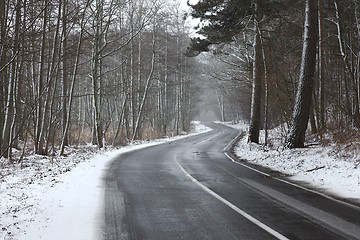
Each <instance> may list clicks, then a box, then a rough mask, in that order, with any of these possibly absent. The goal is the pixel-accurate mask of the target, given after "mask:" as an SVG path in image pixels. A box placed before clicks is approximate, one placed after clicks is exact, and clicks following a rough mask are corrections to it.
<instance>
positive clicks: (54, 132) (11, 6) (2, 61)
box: [0, 0, 195, 159]
mask: <svg viewBox="0 0 360 240" xmlns="http://www.w3.org/2000/svg"><path fill="white" fill-rule="evenodd" d="M0 18H1V19H0V24H1V26H0V27H1V28H0V31H1V37H0V46H1V49H0V79H1V81H0V96H1V97H0V126H1V127H0V136H1V144H0V145H1V147H0V154H1V156H2V157H6V158H9V159H11V156H12V150H13V149H17V150H20V151H22V152H23V154H24V153H25V151H26V149H34V153H35V154H40V155H63V154H64V149H65V147H66V146H68V145H72V146H74V145H78V144H82V143H92V144H94V145H97V146H98V147H99V148H101V147H103V146H104V144H105V143H106V145H113V146H118V145H126V144H128V143H130V142H133V141H135V140H139V139H154V138H158V137H162V136H167V135H176V134H180V133H182V132H183V131H187V130H188V129H189V126H190V119H191V116H192V111H193V105H194V104H193V101H194V94H193V91H194V89H195V88H194V87H192V85H193V83H192V78H191V74H192V69H194V68H191V67H190V66H193V65H194V64H193V62H194V61H195V59H191V58H186V57H185V56H184V54H183V53H184V52H185V49H186V47H187V45H188V42H189V35H188V32H189V28H188V27H186V21H185V19H184V17H183V12H182V10H181V7H180V4H179V3H177V2H164V1H159V0H127V1H122V0H110V1H109V0H95V1H94V0H84V1H82V0H81V1H78V0H76V1H75V0H59V1H51V0H6V1H1V3H0Z"/></svg>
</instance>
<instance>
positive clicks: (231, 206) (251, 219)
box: [176, 161, 289, 240]
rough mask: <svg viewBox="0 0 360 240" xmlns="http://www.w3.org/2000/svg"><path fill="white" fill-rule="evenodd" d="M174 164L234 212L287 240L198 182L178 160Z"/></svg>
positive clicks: (275, 235)
mask: <svg viewBox="0 0 360 240" xmlns="http://www.w3.org/2000/svg"><path fill="white" fill-rule="evenodd" d="M176 164H177V165H178V166H179V167H180V169H181V170H182V171H183V172H184V173H185V175H186V176H187V177H188V178H190V179H191V181H193V182H194V183H196V184H197V185H198V186H199V187H201V188H202V189H203V190H204V191H205V192H207V193H209V194H210V195H212V196H213V197H215V198H216V199H218V200H220V201H221V202H222V203H224V204H225V205H227V206H228V207H230V208H231V209H232V210H234V211H235V212H237V213H239V214H240V215H242V216H243V217H245V218H246V219H247V220H249V221H250V222H252V223H254V224H255V225H257V226H258V227H260V228H262V229H263V230H265V231H266V232H268V233H270V234H271V235H273V236H274V237H276V238H277V239H280V240H289V239H288V238H287V237H285V236H284V235H282V234H280V233H278V232H277V231H275V230H274V229H272V228H270V227H268V226H267V225H265V224H264V223H262V222H260V221H259V220H257V219H256V218H254V217H253V216H251V215H250V214H248V213H246V212H245V211H243V210H241V209H240V208H238V207H237V206H235V205H234V204H232V203H231V202H229V201H228V200H226V199H224V198H222V197H221V196H220V195H219V194H217V193H215V192H214V191H212V190H210V189H209V188H208V187H206V186H205V185H203V184H202V183H200V182H199V181H198V180H196V179H195V178H194V177H193V176H191V175H190V174H189V173H188V172H187V171H186V170H185V169H184V168H183V167H182V166H181V165H180V164H179V162H178V161H176Z"/></svg>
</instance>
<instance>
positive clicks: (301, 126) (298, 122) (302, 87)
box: [285, 0, 318, 148]
mask: <svg viewBox="0 0 360 240" xmlns="http://www.w3.org/2000/svg"><path fill="white" fill-rule="evenodd" d="M317 23H318V11H317V2H316V1H315V0H306V7H305V24H304V40H303V50H302V58H301V67H300V76H299V82H298V86H297V92H296V99H295V105H294V110H293V116H292V122H291V127H290V132H289V135H288V138H287V140H286V142H285V146H286V147H288V148H300V147H304V143H305V132H306V129H307V125H308V121H309V116H310V110H311V100H312V94H313V88H314V75H315V68H316V51H317V49H316V45H317V41H318V28H317Z"/></svg>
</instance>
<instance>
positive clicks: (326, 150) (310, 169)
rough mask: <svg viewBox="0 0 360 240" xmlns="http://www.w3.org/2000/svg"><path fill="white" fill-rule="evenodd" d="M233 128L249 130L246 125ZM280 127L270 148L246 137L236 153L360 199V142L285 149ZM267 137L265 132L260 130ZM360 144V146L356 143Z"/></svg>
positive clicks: (292, 177)
mask: <svg viewBox="0 0 360 240" xmlns="http://www.w3.org/2000/svg"><path fill="white" fill-rule="evenodd" d="M228 125H229V126H231V127H234V128H237V129H240V130H242V131H247V129H248V126H247V125H246V124H242V123H240V124H236V125H231V124H228ZM280 135H281V131H280V130H279V129H274V130H271V131H270V133H269V136H270V137H271V138H270V140H271V145H272V146H271V147H270V148H266V149H264V147H263V146H262V145H257V144H251V145H250V144H249V143H247V139H246V136H245V137H244V138H243V139H241V140H240V142H239V143H238V145H237V146H236V148H235V153H236V155H237V156H238V157H239V158H240V159H243V160H246V161H248V162H249V163H253V164H256V165H261V166H264V167H267V168H270V169H272V170H274V171H279V172H282V173H284V174H287V175H290V179H292V180H295V181H301V182H306V183H307V184H310V185H311V186H312V187H314V188H316V189H320V190H321V191H324V192H327V193H330V194H331V195H336V196H339V197H342V198H348V199H351V200H354V201H356V202H360V147H359V146H360V145H359V144H360V143H356V142H352V143H351V146H355V147H353V148H352V149H349V148H348V146H349V145H337V144H327V145H326V146H322V145H319V144H309V146H308V147H307V148H303V149H291V150H290V149H283V147H282V146H283V143H281V139H283V137H281V136H280ZM261 138H262V139H264V133H263V132H261ZM356 144H357V145H359V146H356Z"/></svg>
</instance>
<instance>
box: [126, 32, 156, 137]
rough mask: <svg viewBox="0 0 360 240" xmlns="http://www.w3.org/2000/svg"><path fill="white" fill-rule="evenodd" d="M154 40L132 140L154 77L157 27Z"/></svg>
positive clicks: (138, 126)
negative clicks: (149, 66)
mask: <svg viewBox="0 0 360 240" xmlns="http://www.w3.org/2000/svg"><path fill="white" fill-rule="evenodd" d="M153 31H154V33H153V42H152V58H151V69H150V73H149V75H148V77H147V79H146V83H145V89H144V94H143V96H142V98H141V102H140V106H139V112H138V114H137V118H136V121H135V127H134V133H133V135H132V139H131V141H132V142H133V141H134V140H135V139H136V137H137V134H138V131H139V128H140V120H141V118H142V116H143V110H144V105H145V102H146V100H147V96H148V94H149V88H150V83H151V80H152V77H153V73H154V68H155V59H156V54H155V29H154V30H153Z"/></svg>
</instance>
